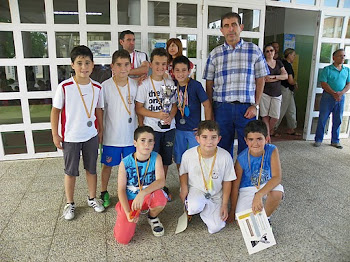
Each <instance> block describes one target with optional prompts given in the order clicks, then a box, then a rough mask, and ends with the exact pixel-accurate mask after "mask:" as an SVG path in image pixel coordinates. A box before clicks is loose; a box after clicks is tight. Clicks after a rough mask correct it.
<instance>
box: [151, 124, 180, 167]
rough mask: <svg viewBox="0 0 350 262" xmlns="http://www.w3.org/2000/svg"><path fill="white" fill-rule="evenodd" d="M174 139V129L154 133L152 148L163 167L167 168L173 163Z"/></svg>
mask: <svg viewBox="0 0 350 262" xmlns="http://www.w3.org/2000/svg"><path fill="white" fill-rule="evenodd" d="M174 139H175V128H174V129H170V130H169V131H166V132H157V131H155V132H154V140H155V144H154V148H153V151H155V152H157V153H158V154H159V155H160V156H161V157H162V160H163V165H165V166H169V165H171V163H172V162H173V148H174Z"/></svg>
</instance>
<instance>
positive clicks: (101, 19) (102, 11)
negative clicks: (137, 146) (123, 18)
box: [86, 0, 110, 24]
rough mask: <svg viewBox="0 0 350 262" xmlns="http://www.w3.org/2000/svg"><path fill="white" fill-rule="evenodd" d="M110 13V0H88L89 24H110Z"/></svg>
mask: <svg viewBox="0 0 350 262" xmlns="http://www.w3.org/2000/svg"><path fill="white" fill-rule="evenodd" d="M109 13H110V12H109V0H99V1H96V0H86V22H87V23H88V24H110V19H109V16H110V15H109Z"/></svg>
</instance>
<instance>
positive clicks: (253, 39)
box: [242, 37, 259, 45]
mask: <svg viewBox="0 0 350 262" xmlns="http://www.w3.org/2000/svg"><path fill="white" fill-rule="evenodd" d="M242 39H243V40H244V41H246V42H251V43H253V44H256V45H259V38H247V37H243V38H242Z"/></svg>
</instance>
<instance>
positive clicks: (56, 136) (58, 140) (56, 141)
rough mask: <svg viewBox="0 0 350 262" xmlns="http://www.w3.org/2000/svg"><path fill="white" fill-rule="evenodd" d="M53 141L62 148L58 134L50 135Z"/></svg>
mask: <svg viewBox="0 0 350 262" xmlns="http://www.w3.org/2000/svg"><path fill="white" fill-rule="evenodd" d="M52 140H53V143H54V144H55V146H56V147H57V148H58V149H62V137H60V136H59V135H54V136H52Z"/></svg>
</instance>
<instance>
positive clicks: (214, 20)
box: [208, 6, 232, 29]
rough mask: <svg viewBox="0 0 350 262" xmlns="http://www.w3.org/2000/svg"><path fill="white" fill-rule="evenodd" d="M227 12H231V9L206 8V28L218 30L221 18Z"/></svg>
mask: <svg viewBox="0 0 350 262" xmlns="http://www.w3.org/2000/svg"><path fill="white" fill-rule="evenodd" d="M228 12H232V8H231V7H220V6H208V28H210V29H215V28H220V27H221V16H223V15H224V14H226V13H228Z"/></svg>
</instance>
